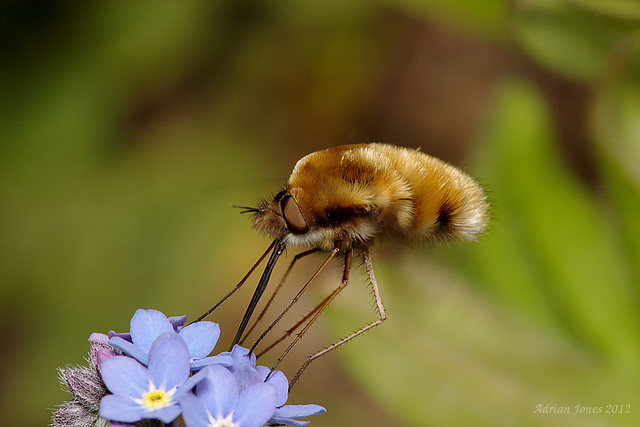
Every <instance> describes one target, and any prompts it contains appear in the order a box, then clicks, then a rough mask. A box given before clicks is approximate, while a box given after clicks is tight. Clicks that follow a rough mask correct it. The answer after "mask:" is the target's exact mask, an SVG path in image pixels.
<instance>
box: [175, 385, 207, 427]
mask: <svg viewBox="0 0 640 427" xmlns="http://www.w3.org/2000/svg"><path fill="white" fill-rule="evenodd" d="M180 408H181V409H182V419H184V422H185V423H186V424H187V427H208V426H209V425H210V423H209V418H210V416H209V411H207V408H205V406H204V403H202V400H200V399H199V398H197V397H196V395H195V394H193V393H191V392H188V393H185V394H184V396H182V398H181V399H180Z"/></svg>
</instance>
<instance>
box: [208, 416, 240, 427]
mask: <svg viewBox="0 0 640 427" xmlns="http://www.w3.org/2000/svg"><path fill="white" fill-rule="evenodd" d="M209 426H210V427H238V425H237V424H236V423H234V422H233V421H231V415H229V416H228V417H226V418H220V419H217V420H216V419H211V424H209Z"/></svg>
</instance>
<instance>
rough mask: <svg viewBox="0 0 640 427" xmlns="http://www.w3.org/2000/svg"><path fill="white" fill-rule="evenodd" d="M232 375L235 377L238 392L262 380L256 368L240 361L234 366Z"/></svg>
mask: <svg viewBox="0 0 640 427" xmlns="http://www.w3.org/2000/svg"><path fill="white" fill-rule="evenodd" d="M233 376H235V377H236V382H237V383H238V390H239V391H240V393H242V392H243V391H244V390H245V389H247V388H249V387H251V386H252V385H254V384H257V383H261V382H262V380H263V378H262V376H261V375H260V374H259V373H258V371H256V368H253V367H251V365H249V364H248V363H240V364H239V365H236V366H234V367H233Z"/></svg>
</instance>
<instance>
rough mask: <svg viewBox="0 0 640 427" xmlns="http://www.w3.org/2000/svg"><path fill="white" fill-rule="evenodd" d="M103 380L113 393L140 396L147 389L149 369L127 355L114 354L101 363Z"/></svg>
mask: <svg viewBox="0 0 640 427" xmlns="http://www.w3.org/2000/svg"><path fill="white" fill-rule="evenodd" d="M100 370H101V372H102V380H103V381H104V383H105V385H106V386H107V388H108V389H109V391H110V392H111V393H113V394H119V395H122V396H127V397H135V398H139V397H141V396H142V394H143V393H144V392H145V391H146V390H147V386H148V384H149V375H148V372H147V369H146V368H145V367H144V366H142V365H141V364H139V363H138V362H136V361H135V360H133V359H132V358H130V357H127V356H114V357H112V358H110V359H107V360H105V361H104V362H102V364H101V365H100Z"/></svg>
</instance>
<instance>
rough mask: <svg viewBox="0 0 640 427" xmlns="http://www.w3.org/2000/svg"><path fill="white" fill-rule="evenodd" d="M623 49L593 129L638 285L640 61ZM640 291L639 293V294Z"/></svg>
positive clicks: (600, 95)
mask: <svg viewBox="0 0 640 427" xmlns="http://www.w3.org/2000/svg"><path fill="white" fill-rule="evenodd" d="M637 49H638V46H633V47H631V48H630V49H621V50H620V51H619V52H618V54H617V55H616V56H614V57H613V60H612V61H611V63H610V64H609V68H608V72H607V73H605V76H604V78H603V81H602V84H601V85H600V87H599V88H598V91H597V94H596V97H595V103H594V108H593V122H592V123H593V130H594V133H595V135H596V139H597V141H598V144H599V148H600V153H601V156H600V159H601V160H602V166H603V171H604V174H605V178H606V183H607V190H608V192H609V196H610V197H611V199H612V201H613V204H614V208H615V209H616V219H618V222H616V224H618V228H617V229H616V230H615V231H616V232H617V233H619V235H620V238H621V240H622V241H623V242H624V244H625V247H626V249H627V251H628V261H629V262H628V264H629V266H630V267H631V268H633V269H634V271H633V278H634V279H635V284H636V289H637V286H638V285H639V284H640V221H638V219H639V218H640V168H638V165H639V164H640V77H639V76H640V66H639V64H638V63H637V62H636V61H634V60H633V58H634V55H631V54H630V52H629V51H630V50H635V51H637ZM638 297H639V296H638V295H636V299H637V298H638Z"/></svg>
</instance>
